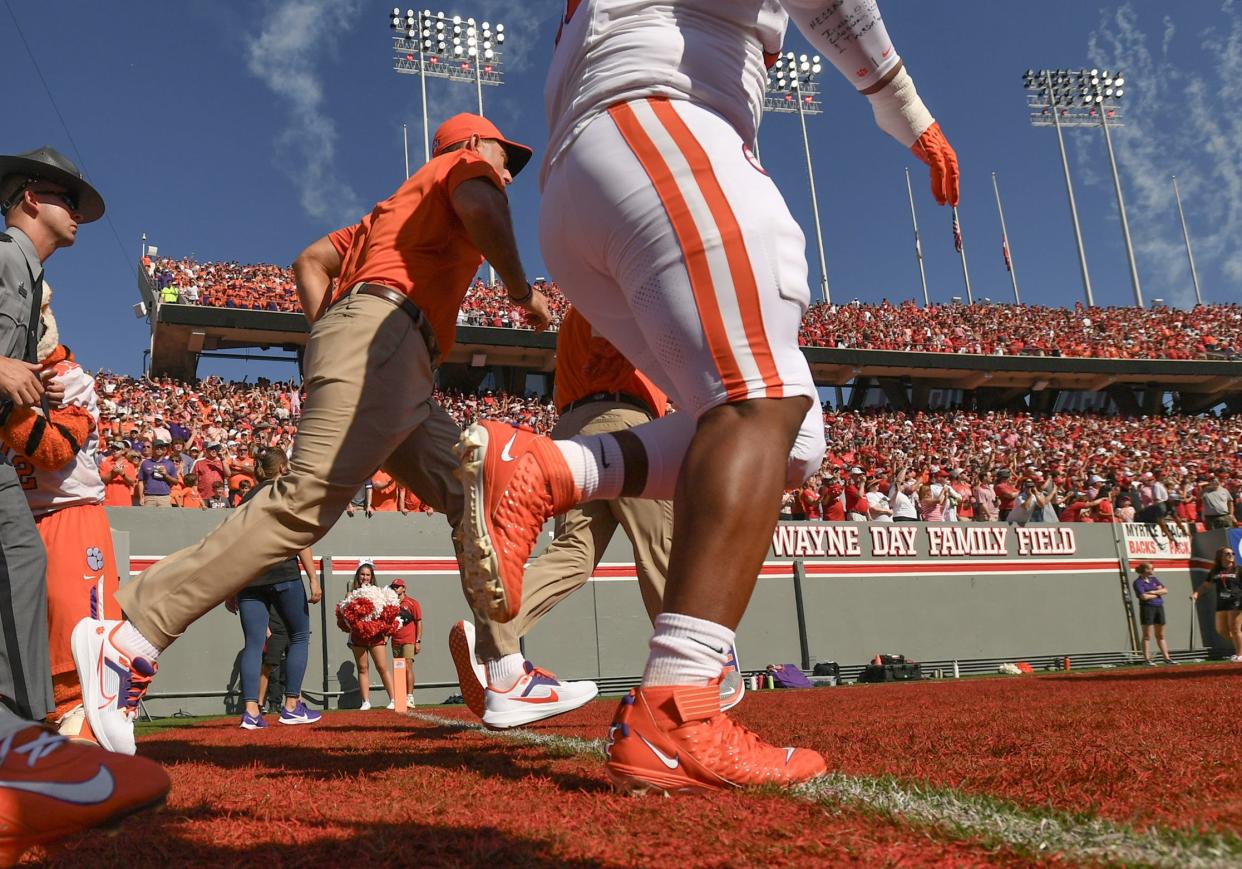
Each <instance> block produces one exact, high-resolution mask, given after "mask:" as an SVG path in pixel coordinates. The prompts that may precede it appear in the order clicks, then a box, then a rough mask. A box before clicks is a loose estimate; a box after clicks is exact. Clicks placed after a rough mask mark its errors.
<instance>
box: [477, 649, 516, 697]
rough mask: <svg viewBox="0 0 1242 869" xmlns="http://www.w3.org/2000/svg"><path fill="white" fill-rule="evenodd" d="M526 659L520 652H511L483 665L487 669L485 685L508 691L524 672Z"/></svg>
mask: <svg viewBox="0 0 1242 869" xmlns="http://www.w3.org/2000/svg"><path fill="white" fill-rule="evenodd" d="M525 665H526V659H525V658H524V657H522V653H521V652H513V653H512V654H509V655H505V656H504V657H503V658H497V659H496V660H495V661H488V662H486V663H485V664H484V666H485V667H486V668H487V684H488V685H489V686H490V687H492V688H494V689H499V690H502V691H504V690H508V689H509V688H512V687H513V683H514V682H516V681H517V680H518V678H519V677H520V676H521V675H522V674H523V673H525V672H526V666H525Z"/></svg>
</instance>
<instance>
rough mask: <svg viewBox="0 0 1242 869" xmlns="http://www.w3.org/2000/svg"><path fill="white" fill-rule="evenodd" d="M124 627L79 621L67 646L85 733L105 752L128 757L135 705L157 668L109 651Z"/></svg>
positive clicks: (136, 709)
mask: <svg viewBox="0 0 1242 869" xmlns="http://www.w3.org/2000/svg"><path fill="white" fill-rule="evenodd" d="M124 624H125V622H123V621H99V620H96V619H82V621H80V622H78V624H77V627H75V628H74V629H73V635H72V638H71V643H72V646H73V662H74V664H75V665H76V667H77V670H78V680H79V681H80V682H81V683H82V706H83V707H84V708H85V710H86V723H87V724H88V725H90V728H91V732H92V733H93V734H94V735H95V738H96V739H98V740H99V744H100V745H101V746H103V747H104V748H106V749H108V751H115V752H117V753H119V754H133V753H134V751H135V750H136V748H135V745H134V720H135V719H136V718H137V717H138V704H139V703H140V702H142V698H143V695H144V694H146V693H147V688H148V687H150V685H151V677H152V676H154V675H155V671H156V670H157V669H158V668H157V667H156V664H155V662H154V661H148V660H147V659H146V658H132V659H131V658H130V657H129V656H128V655H127V654H125V653H124V652H122V651H121V650H120V649H118V648H117V647H116V646H115V645H114V640H115V637H116V632H117V631H118V630H120V629H121V627H122V626H124Z"/></svg>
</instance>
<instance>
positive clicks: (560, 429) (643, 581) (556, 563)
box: [475, 402, 673, 661]
mask: <svg viewBox="0 0 1242 869" xmlns="http://www.w3.org/2000/svg"><path fill="white" fill-rule="evenodd" d="M649 419H651V417H650V416H649V415H647V414H646V413H643V412H642V411H640V410H637V409H635V408H632V407H630V406H629V405H624V404H615V403H609V402H593V403H591V404H587V405H583V406H582V407H577V408H574V409H573V410H571V411H570V412H569V413H567V414H565V415H564V416H562V417H561V418H560V421H559V422H558V423H557V424H556V428H554V429H553V430H552V435H553V437H556V438H559V439H562V440H563V439H566V438H570V437H573V436H574V435H576V434H600V433H602V432H610V431H620V430H621V429H627V428H633V427H634V426H636V425H641V424H642V423H645V422H647V421H648V420H649ZM618 525H620V526H621V527H622V528H624V529H625V533H626V536H628V537H629V538H630V543H631V544H632V545H633V547H634V565H635V567H636V568H637V570H638V589H639V592H640V593H641V594H642V598H643V605H644V606H645V607H646V608H647V615H648V616H649V617H650V618H651V620H652V621H653V622H654V621H655V617H656V616H657V615H659V614H660V610H661V608H662V606H663V602H664V583H665V579H666V577H667V576H668V556H669V550H670V548H671V547H672V543H673V504H672V502H671V501H652V500H646V499H643V498H617V499H616V500H613V501H590V502H588V503H586V504H582V505H580V506H578V507H575V508H573V509H572V510H569V511H568V512H566V513H565V514H563V515H561V516H558V517H556V535H555V539H554V540H553V541H552V542H551V543H550V544H548V548H547V549H545V550H544V551H543V552H542V553H541V554H540V555H539V557H538V558H536V559H535V560H534V561H533V562H532V563H531V564H530V566H529V567H528V568H527V569H526V574H525V576H524V578H523V580H522V608H521V610H520V611H519V612H518V614H517V617H516V618H515V619H513V620H512V621H509V622H506V623H505V624H496V623H492V622H484V621H482V620H477V621H476V622H475V627H476V631H475V634H476V637H477V639H476V652H477V654H478V656H479V659H480V660H481V661H489V660H496V659H497V658H500V657H503V656H504V655H508V654H513V653H514V652H517V651H518V650H519V648H520V645H519V643H518V638H519V637H522V636H524V635H525V634H526V633H527V632H528V631H530V630H531V629H532V628H533V627H534V626H535V625H536V624H537V623H538V622H539V620H540V619H541V618H543V617H544V616H545V615H547V614H548V613H549V612H550V611H551V610H552V608H553V607H555V606H556V605H557V603H559V602H560V601H561V600H562V599H564V598H565V597H567V596H568V595H570V594H572V593H573V592H575V591H577V590H578V589H579V588H581V587H582V586H584V585H585V584H586V582H587V580H588V579H590V578H591V573H592V571H594V569H595V566H596V565H597V564H599V562H600V559H601V558H603V557H604V550H605V549H607V547H608V542H609V541H610V540H612V535H613V533H614V532H615V531H616V530H617V526H618Z"/></svg>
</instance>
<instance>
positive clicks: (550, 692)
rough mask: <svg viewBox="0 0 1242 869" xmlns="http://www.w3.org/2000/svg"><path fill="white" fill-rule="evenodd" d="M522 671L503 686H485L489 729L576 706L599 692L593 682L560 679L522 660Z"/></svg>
mask: <svg viewBox="0 0 1242 869" xmlns="http://www.w3.org/2000/svg"><path fill="white" fill-rule="evenodd" d="M524 666H525V668H526V672H525V673H523V674H522V675H521V676H519V677H518V678H517V681H516V682H514V683H513V684H512V685H511V686H509V688H507V689H500V688H497V687H496V686H494V685H491V684H489V685H488V686H487V692H486V696H485V697H484V700H483V706H484V709H483V723H484V724H485V725H487V726H488V727H490V728H492V729H493V730H504V729H506V728H509V727H520V726H521V725H523V724H531V723H532V722H535V721H542V720H543V719H545V718H551V717H553V716H554V715H560V714H562V713H564V712H569V711H570V710H571V709H577V708H578V707H579V706H581V705H583V704H584V703H589V702H590V701H591V700H593V699H594V698H595V695H596V694H598V693H599V686H598V685H596V684H595V683H594V682H562V681H561V680H560V679H558V678H556V676H555V675H554V674H552V673H549V672H548V671H547V670H540V669H539V668H538V667H536V666H534V665H533V664H531V662H530V661H526V662H524Z"/></svg>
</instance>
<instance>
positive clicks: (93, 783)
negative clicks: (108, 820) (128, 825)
mask: <svg viewBox="0 0 1242 869" xmlns="http://www.w3.org/2000/svg"><path fill="white" fill-rule="evenodd" d="M0 789H4V790H17V791H26V792H27V793H32V794H40V795H42V796H45V797H51V798H52V799H54V800H60V801H61V802H62V803H74V804H75V805H79V806H91V805H97V804H98V803H102V802H104V801H105V800H107V799H108V798H109V797H111V796H112V791H113V789H114V782H113V780H112V773H110V772H109V771H108V768H107V767H105V766H101V767H100V768H99V772H97V773H95V777H94V778H92V779H90V780H88V781H83V782H60V781H0Z"/></svg>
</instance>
